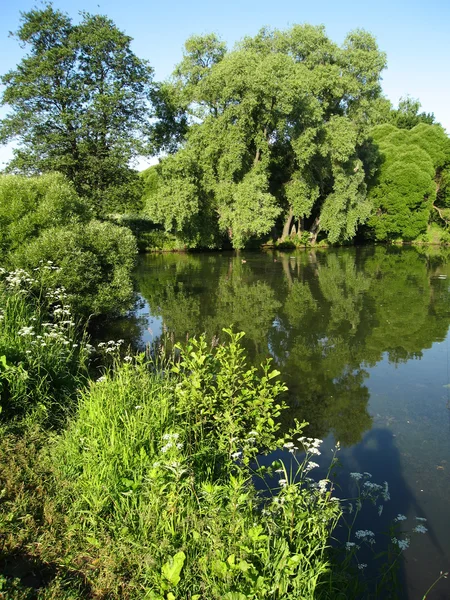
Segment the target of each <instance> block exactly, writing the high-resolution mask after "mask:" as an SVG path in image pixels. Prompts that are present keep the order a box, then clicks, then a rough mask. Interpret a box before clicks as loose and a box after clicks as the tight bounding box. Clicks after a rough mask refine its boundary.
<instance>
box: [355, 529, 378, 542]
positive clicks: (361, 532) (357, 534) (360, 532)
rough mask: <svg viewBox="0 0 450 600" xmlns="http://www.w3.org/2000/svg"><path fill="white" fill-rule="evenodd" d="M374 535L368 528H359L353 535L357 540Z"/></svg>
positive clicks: (364, 539) (365, 539)
mask: <svg viewBox="0 0 450 600" xmlns="http://www.w3.org/2000/svg"><path fill="white" fill-rule="evenodd" d="M374 536H375V534H374V532H373V531H370V529H359V530H358V531H356V532H355V537H357V538H358V540H363V541H367V539H368V538H372V537H374Z"/></svg>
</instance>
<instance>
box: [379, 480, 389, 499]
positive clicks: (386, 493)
mask: <svg viewBox="0 0 450 600" xmlns="http://www.w3.org/2000/svg"><path fill="white" fill-rule="evenodd" d="M383 485H384V489H383V491H382V492H381V495H382V496H383V500H384V501H385V502H388V500H390V499H391V495H390V493H389V484H388V482H387V481H385V482H384V484H383Z"/></svg>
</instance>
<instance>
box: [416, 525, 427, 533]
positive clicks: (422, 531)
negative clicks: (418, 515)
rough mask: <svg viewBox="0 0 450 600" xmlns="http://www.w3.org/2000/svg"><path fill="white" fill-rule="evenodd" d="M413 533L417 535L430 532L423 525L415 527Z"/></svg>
mask: <svg viewBox="0 0 450 600" xmlns="http://www.w3.org/2000/svg"><path fill="white" fill-rule="evenodd" d="M413 531H414V532H415V533H426V532H427V531H428V529H427V528H426V527H424V526H423V525H416V527H414V529H413Z"/></svg>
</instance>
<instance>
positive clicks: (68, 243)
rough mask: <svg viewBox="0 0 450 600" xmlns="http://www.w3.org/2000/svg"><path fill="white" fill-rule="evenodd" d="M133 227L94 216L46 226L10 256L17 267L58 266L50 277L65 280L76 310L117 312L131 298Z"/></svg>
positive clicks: (85, 313)
mask: <svg viewBox="0 0 450 600" xmlns="http://www.w3.org/2000/svg"><path fill="white" fill-rule="evenodd" d="M136 252H137V249H136V242H135V239H134V237H133V234H132V233H131V231H130V230H129V229H127V228H125V227H119V226H118V225H113V224H112V223H106V222H104V223H102V222H100V221H90V222H89V223H86V224H78V225H75V226H73V227H70V228H69V227H55V228H52V229H46V230H45V231H43V232H42V233H41V235H40V236H39V237H38V238H36V239H34V240H32V241H31V242H30V243H28V244H27V245H26V246H23V247H22V248H20V249H18V250H17V251H16V252H15V253H14V254H13V255H12V257H11V261H12V263H13V264H14V265H15V266H16V267H21V268H25V269H28V270H30V271H32V270H33V269H36V268H38V267H39V266H40V265H41V264H43V263H47V261H51V262H53V263H54V264H55V265H57V266H58V267H60V270H59V271H54V272H53V273H52V272H50V274H49V276H48V279H49V283H50V284H53V285H55V286H57V285H59V286H63V287H64V288H65V292H66V293H67V299H68V303H69V304H70V306H71V307H72V309H73V311H74V313H75V314H77V315H80V316H84V317H87V316H89V315H102V314H117V313H120V312H121V311H123V310H125V309H127V308H129V306H130V303H131V301H132V298H133V284H132V280H131V269H132V267H133V265H134V260H135V255H136Z"/></svg>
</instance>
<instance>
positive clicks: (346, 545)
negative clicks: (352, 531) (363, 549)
mask: <svg viewBox="0 0 450 600" xmlns="http://www.w3.org/2000/svg"><path fill="white" fill-rule="evenodd" d="M355 547H356V544H355V542H346V543H345V549H346V550H351V549H352V548H355Z"/></svg>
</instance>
